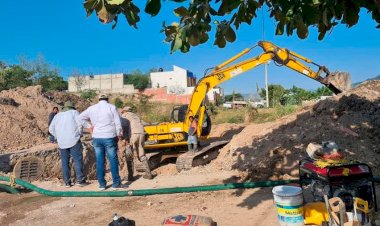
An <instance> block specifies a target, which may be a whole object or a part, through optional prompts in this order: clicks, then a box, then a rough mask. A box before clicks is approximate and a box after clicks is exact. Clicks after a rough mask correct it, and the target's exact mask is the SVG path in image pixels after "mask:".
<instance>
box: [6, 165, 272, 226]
mask: <svg viewBox="0 0 380 226" xmlns="http://www.w3.org/2000/svg"><path fill="white" fill-rule="evenodd" d="M167 167H168V166H167ZM169 167H171V166H169ZM234 176H236V175H235V174H234V172H233V171H232V172H231V171H220V172H219V173H215V172H207V171H202V169H199V170H198V172H194V171H193V172H191V173H187V172H185V173H180V174H176V175H159V176H158V177H157V178H155V179H154V180H152V181H147V180H144V179H139V180H137V181H136V182H134V183H132V184H131V185H130V186H129V189H139V188H160V187H172V186H190V185H206V184H219V183H223V182H224V181H227V180H229V179H230V178H231V177H234ZM35 184H37V185H38V186H41V187H44V188H47V189H52V190H94V191H96V190H97V182H96V181H92V183H91V184H90V185H88V186H87V187H85V188H78V187H72V188H70V189H67V188H64V187H63V186H62V185H61V184H60V183H59V182H58V181H56V182H54V181H46V182H38V183H35ZM0 200H1V201H0V225H107V224H108V223H109V222H110V221H111V220H112V217H113V214H114V213H116V212H117V213H118V214H119V215H126V216H127V217H129V218H131V219H133V220H135V221H136V223H137V225H139V226H155V225H157V226H158V225H160V224H161V221H162V220H163V219H164V218H165V217H168V216H172V215H178V214H196V215H203V216H209V217H212V218H213V219H214V220H215V221H216V222H218V225H219V226H223V225H225V226H231V225H266V226H270V225H277V222H276V210H275V207H274V205H273V201H272V193H271V189H269V188H266V189H248V190H227V191H217V192H199V193H183V194H171V195H154V196H146V197H123V198H55V197H45V196H41V195H39V194H37V193H34V192H32V193H27V194H23V195H20V196H17V195H8V194H5V193H0Z"/></svg>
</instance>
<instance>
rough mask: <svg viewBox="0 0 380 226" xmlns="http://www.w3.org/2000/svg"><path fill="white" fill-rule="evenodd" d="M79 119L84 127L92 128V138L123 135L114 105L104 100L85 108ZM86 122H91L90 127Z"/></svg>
mask: <svg viewBox="0 0 380 226" xmlns="http://www.w3.org/2000/svg"><path fill="white" fill-rule="evenodd" d="M79 117H80V120H81V122H82V125H83V126H84V127H86V128H90V127H93V128H94V129H93V132H92V137H93V138H113V137H116V136H122V135H123V129H122V127H121V122H120V115H119V112H118V111H117V109H116V107H115V105H112V104H109V103H108V102H107V101H105V100H101V101H99V103H97V104H95V105H92V106H91V107H89V108H87V110H85V111H84V112H82V113H81V114H80V116H79ZM88 122H91V125H89V124H88Z"/></svg>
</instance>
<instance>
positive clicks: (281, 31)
mask: <svg viewBox="0 0 380 226" xmlns="http://www.w3.org/2000/svg"><path fill="white" fill-rule="evenodd" d="M283 34H284V25H283V24H281V23H278V24H277V27H276V35H283Z"/></svg>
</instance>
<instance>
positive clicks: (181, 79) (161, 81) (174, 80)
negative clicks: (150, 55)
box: [150, 65, 196, 94]
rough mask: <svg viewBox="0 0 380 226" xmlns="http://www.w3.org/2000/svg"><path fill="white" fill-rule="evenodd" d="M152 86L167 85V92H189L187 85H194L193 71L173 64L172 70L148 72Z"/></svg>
mask: <svg viewBox="0 0 380 226" xmlns="http://www.w3.org/2000/svg"><path fill="white" fill-rule="evenodd" d="M150 80H151V82H152V88H162V87H167V92H168V93H177V94H191V93H189V92H188V90H187V87H190V86H194V85H195V82H196V78H195V76H194V75H193V73H191V72H189V71H188V70H186V69H183V68H180V67H178V66H175V65H174V66H173V71H162V72H152V73H150Z"/></svg>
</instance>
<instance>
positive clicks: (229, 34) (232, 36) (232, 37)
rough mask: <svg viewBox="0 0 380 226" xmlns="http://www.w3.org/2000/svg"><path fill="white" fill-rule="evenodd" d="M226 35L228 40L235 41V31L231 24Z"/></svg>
mask: <svg viewBox="0 0 380 226" xmlns="http://www.w3.org/2000/svg"><path fill="white" fill-rule="evenodd" d="M225 37H226V40H227V41H228V42H234V41H235V40H236V34H235V31H234V30H233V29H232V28H231V27H230V26H229V27H228V28H227V31H226V36H225Z"/></svg>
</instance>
